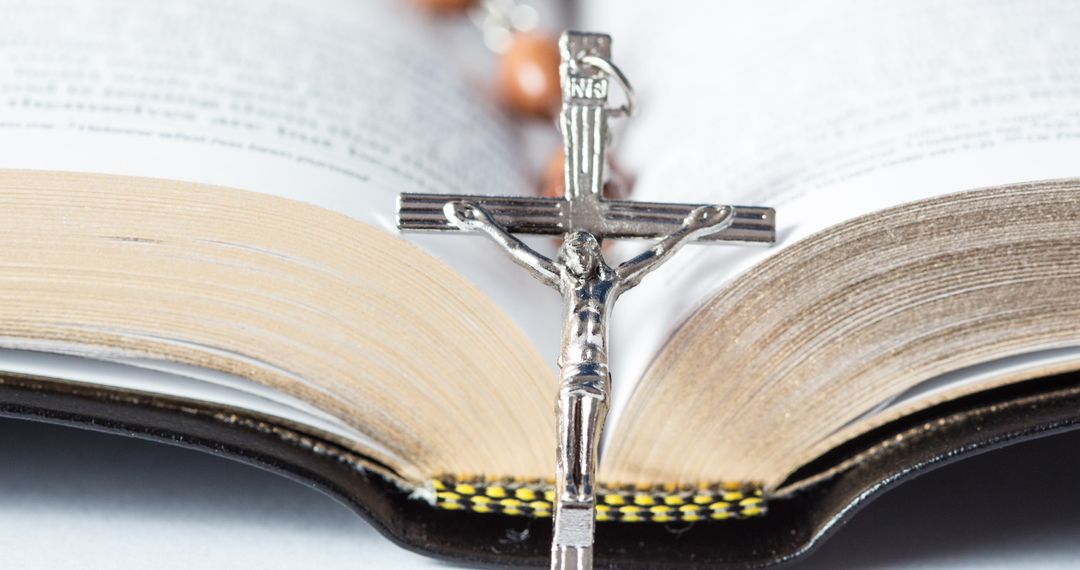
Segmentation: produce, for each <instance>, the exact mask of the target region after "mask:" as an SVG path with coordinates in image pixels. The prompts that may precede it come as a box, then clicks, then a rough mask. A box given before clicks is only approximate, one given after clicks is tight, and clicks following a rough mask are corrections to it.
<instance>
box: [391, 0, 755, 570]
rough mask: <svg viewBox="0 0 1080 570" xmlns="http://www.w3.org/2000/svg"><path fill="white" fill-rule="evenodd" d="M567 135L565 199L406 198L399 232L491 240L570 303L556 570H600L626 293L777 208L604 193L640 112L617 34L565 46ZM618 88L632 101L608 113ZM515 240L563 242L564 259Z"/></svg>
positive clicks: (458, 2)
mask: <svg viewBox="0 0 1080 570" xmlns="http://www.w3.org/2000/svg"><path fill="white" fill-rule="evenodd" d="M423 3H424V4H426V5H429V6H436V5H437V6H440V7H442V8H443V9H447V8H450V7H454V8H463V7H467V6H468V4H470V2H468V1H466V0H424V2H423ZM557 53H558V55H559V58H558V59H559V63H558V77H559V85H560V86H561V88H560V89H559V90H558V91H556V95H560V94H561V101H562V105H561V109H560V111H559V113H558V128H559V131H560V132H561V134H562V138H563V153H562V158H563V161H562V162H563V168H562V170H563V180H562V182H563V184H562V186H563V188H564V189H565V191H564V192H563V194H564V195H562V196H542V197H503V196H467V195H444V194H415V193H403V194H401V196H400V197H399V199H398V228H399V229H401V230H403V231H429V232H458V233H460V232H466V233H478V234H482V235H485V236H487V237H488V238H490V239H491V240H493V241H494V242H495V243H496V244H498V245H499V246H500V247H501V248H502V249H503V250H504V251H505V252H506V254H507V255H508V256H509V257H510V259H511V260H512V261H513V262H514V263H517V264H518V265H520V266H521V267H523V268H524V269H525V270H527V271H528V272H529V273H530V274H532V275H533V276H534V277H535V278H536V279H538V280H539V281H541V282H542V283H544V284H546V285H548V286H550V287H551V288H553V289H555V290H556V291H558V292H559V293H560V294H561V295H562V297H563V305H564V323H565V324H564V327H563V333H562V348H561V350H560V353H559V358H558V366H559V376H560V383H559V393H558V396H557V400H556V415H557V422H558V432H557V433H558V438H559V439H558V441H557V442H556V446H555V447H556V449H557V451H556V461H555V475H556V477H555V522H554V532H553V536H552V545H551V568H552V569H553V570H570V569H575V570H585V569H590V568H592V559H593V542H594V534H595V526H596V491H595V489H594V480H595V473H596V465H597V456H598V453H599V444H600V439H601V434H602V432H603V429H604V420H605V418H606V417H607V412H608V406H609V403H610V391H611V375H610V373H609V371H608V350H607V344H608V343H607V336H608V323H609V320H610V316H611V309H612V306H613V305H614V303H615V300H616V299H618V297H619V296H620V295H621V294H622V293H624V292H626V291H627V290H629V289H631V288H633V287H634V286H636V285H637V284H638V283H640V282H641V280H642V278H643V277H645V275H647V274H648V273H649V272H650V271H652V270H654V269H656V268H657V267H659V266H660V265H661V264H662V263H664V262H665V261H667V260H668V259H670V258H671V257H672V255H674V253H675V252H676V251H677V250H678V249H679V248H680V247H682V246H683V245H685V244H687V243H690V242H692V241H708V242H732V241H734V242H758V243H771V242H773V241H774V240H775V235H776V232H775V225H774V212H773V210H772V209H771V208H760V207H746V206H714V205H704V204H671V203H659V202H635V201H629V200H617V199H608V198H605V196H603V187H604V182H605V177H604V168H605V164H606V160H607V156H606V146H607V144H608V141H609V136H610V135H609V132H608V118H617V117H627V116H630V115H632V114H633V112H634V105H635V98H634V92H633V89H632V88H631V86H630V82H629V81H628V80H627V78H626V77H625V76H624V75H623V73H622V72H621V71H620V70H619V68H618V67H617V66H616V65H615V64H614V63H613V62H612V61H611V37H610V36H608V35H605V34H596V33H585V32H564V33H563V34H562V36H561V38H560V39H559V42H558V51H557ZM612 82H614V83H615V84H616V85H617V86H618V87H619V88H620V89H621V90H622V91H623V93H624V95H625V99H626V103H625V104H623V105H622V106H619V107H614V108H612V107H609V106H608V95H609V93H610V87H611V84H612ZM515 234H542V235H555V236H562V245H561V246H560V247H559V250H558V255H557V256H556V257H555V259H551V258H548V257H546V256H544V255H542V254H540V253H538V252H537V251H535V250H533V249H532V248H530V247H529V246H528V245H526V244H525V243H524V242H522V241H521V240H519V239H518V238H517V237H515ZM626 238H648V239H655V240H657V241H656V242H655V244H654V245H653V246H652V247H651V248H649V249H648V250H646V251H645V252H644V253H642V254H640V255H638V256H636V257H633V258H631V259H629V260H627V261H625V262H623V263H620V264H618V265H617V266H615V267H612V266H610V265H608V263H607V262H606V261H605V260H604V257H603V253H602V251H601V247H600V244H601V242H602V240H604V239H626Z"/></svg>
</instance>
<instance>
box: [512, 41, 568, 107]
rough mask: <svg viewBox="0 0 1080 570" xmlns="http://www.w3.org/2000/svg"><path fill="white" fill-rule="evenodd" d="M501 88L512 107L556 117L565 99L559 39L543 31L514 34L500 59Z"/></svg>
mask: <svg viewBox="0 0 1080 570" xmlns="http://www.w3.org/2000/svg"><path fill="white" fill-rule="evenodd" d="M499 91H500V96H501V98H502V99H503V101H504V102H505V103H506V104H507V105H508V106H509V107H510V108H511V109H513V110H515V111H517V112H519V113H522V114H526V115H533V116H537V117H553V116H554V115H555V111H556V110H558V108H559V104H560V102H561V100H562V92H561V91H560V87H559V45H558V41H557V40H556V39H554V38H552V37H549V36H547V35H544V34H540V33H534V32H527V33H518V34H514V38H513V40H511V42H510V47H509V48H508V49H507V50H506V52H505V53H503V55H502V58H501V59H500V61H499Z"/></svg>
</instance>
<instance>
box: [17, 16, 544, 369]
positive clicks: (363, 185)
mask: <svg viewBox="0 0 1080 570" xmlns="http://www.w3.org/2000/svg"><path fill="white" fill-rule="evenodd" d="M0 4H2V9H3V12H4V14H5V16H4V18H0V94H2V98H0V108H2V112H0V168H17V169H54V170H66V171H83V172H95V173H110V174H124V175H137V176H148V177H156V178H166V179H172V180H184V181H193V182H202V183H209V184H215V185H223V186H231V187H236V188H241V189H244V190H251V191H256V192H262V193H266V194H273V195H277V196H283V197H286V198H291V199H295V200H301V201H304V202H308V203H312V204H315V205H318V206H322V207H325V208H328V209H331V210H334V211H337V212H342V213H344V214H347V215H349V216H351V217H353V218H356V219H358V220H361V221H364V222H367V223H370V224H373V225H375V226H377V227H380V228H382V229H384V230H386V231H388V232H394V233H396V229H395V220H394V216H395V201H396V197H397V195H398V193H400V192H406V191H411V192H440V193H464V192H469V193H481V194H483V193H502V194H506V193H515V192H516V193H522V192H527V191H528V190H529V189H530V187H531V186H530V184H529V182H530V179H529V177H528V176H527V173H526V168H525V167H524V162H523V161H522V160H521V157H520V156H519V154H520V153H521V152H522V149H521V146H522V145H521V144H520V141H519V139H520V138H521V134H520V133H519V132H518V130H517V129H515V128H514V126H513V125H512V123H510V121H509V120H508V119H507V118H506V117H504V116H503V115H502V113H501V112H500V111H499V110H498V108H497V105H496V104H495V102H494V97H493V94H492V93H491V87H490V84H489V83H488V82H487V81H486V78H484V77H480V76H478V75H477V73H478V72H477V71H476V70H478V69H480V68H484V69H489V68H492V66H493V65H494V57H495V56H494V54H490V53H488V52H486V51H485V50H484V49H483V47H482V44H481V38H480V34H479V31H478V30H475V29H472V26H471V24H470V23H469V22H468V21H467V20H465V19H461V20H457V21H449V22H446V21H435V20H433V19H429V18H427V17H426V16H425V14H424V13H423V12H422V11H421V10H420V9H419V8H418V7H417V6H414V5H413V4H411V3H409V2H401V1H397V0H363V1H346V0H319V1H301V0H273V1H248V2H216V1H211V0H185V1H181V2H170V3H157V2H140V1H137V0H90V1H84V0H78V1H76V0H41V1H38V0H33V1H30V0H25V1H24V0H3V2H2V3H0ZM473 36H475V37H473ZM466 37H468V39H470V40H472V41H470V42H467V41H464V40H465V39H466ZM473 48H475V49H473ZM485 58H486V59H485ZM405 237H406V239H410V240H412V241H413V242H414V243H417V244H419V245H421V246H422V247H424V248H425V249H428V250H429V251H431V252H432V253H434V254H436V255H437V256H438V257H440V258H442V259H443V260H444V261H447V262H448V263H450V265H451V266H453V267H454V268H455V269H458V270H460V271H462V272H463V273H465V274H466V276H467V277H469V278H470V280H472V281H473V282H474V283H476V284H477V285H479V286H480V287H481V289H483V290H484V291H485V292H486V293H487V294H488V295H490V296H492V297H494V298H495V299H496V301H498V303H499V305H500V306H502V307H506V308H507V310H509V311H510V312H511V313H513V315H512V317H513V318H514V320H515V321H516V322H517V323H518V324H519V325H521V326H522V327H523V328H525V329H527V330H530V331H532V337H533V338H535V339H537V343H538V346H541V347H542V349H544V348H543V347H545V346H546V347H547V348H546V352H548V353H551V354H554V341H555V340H557V338H558V337H557V330H558V328H557V324H554V323H552V324H550V326H549V327H537V326H534V323H536V322H537V321H541V322H544V323H547V322H548V320H550V319H548V320H545V316H546V313H545V308H546V307H548V306H547V305H545V304H544V302H545V301H548V302H549V303H550V304H551V305H555V303H557V299H555V298H554V296H553V295H551V294H550V292H548V291H546V290H544V289H543V288H542V287H541V286H539V285H538V284H534V283H533V282H532V280H531V279H530V278H529V277H528V276H527V275H525V274H524V272H521V271H519V270H517V268H515V267H513V266H512V265H511V264H509V263H504V260H503V259H501V258H500V257H499V255H498V254H497V253H496V252H495V250H494V248H493V247H490V246H489V245H488V244H486V243H484V242H483V240H479V239H470V238H462V237H458V236H453V237H446V236H419V237H416V236H405ZM519 291H530V292H531V293H530V294H531V295H532V296H535V297H538V298H540V299H541V301H540V302H538V303H520V302H515V301H519V294H526V293H519ZM552 312H553V313H556V311H552ZM548 328H550V329H551V330H550V331H549V330H547V329H548ZM549 339H550V340H549ZM544 342H546V343H547V344H546V345H545V344H543V343H544Z"/></svg>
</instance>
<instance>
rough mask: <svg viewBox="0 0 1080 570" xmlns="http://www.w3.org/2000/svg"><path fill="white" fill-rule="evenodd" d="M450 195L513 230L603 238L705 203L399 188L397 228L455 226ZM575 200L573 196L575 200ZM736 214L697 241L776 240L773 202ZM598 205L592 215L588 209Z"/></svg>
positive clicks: (652, 231)
mask: <svg viewBox="0 0 1080 570" xmlns="http://www.w3.org/2000/svg"><path fill="white" fill-rule="evenodd" d="M449 200H464V201H468V202H470V203H473V204H476V205H477V206H480V207H482V208H484V209H485V210H486V211H487V212H488V213H490V214H491V216H492V217H493V218H494V219H495V221H496V222H498V224H499V225H500V226H502V227H503V228H505V229H506V231H508V232H510V233H514V234H533V235H564V234H566V233H568V232H570V231H571V229H584V230H586V231H588V232H589V233H592V234H593V235H595V236H597V237H603V238H607V239H631V238H646V239H652V238H661V237H664V236H666V235H667V234H669V233H671V232H672V231H673V230H675V229H678V227H679V226H680V225H681V224H682V222H683V220H684V219H686V216H687V215H688V214H689V213H690V212H691V211H692V210H693V209H694V208H697V207H699V206H703V205H704V204H673V203H663V202H635V201H631V200H605V199H603V198H602V197H598V198H596V199H595V202H596V203H597V206H598V207H597V208H596V209H589V210H586V212H587V215H578V216H576V217H575V215H574V214H575V213H576V212H580V211H581V210H582V209H581V208H580V207H575V206H577V205H578V204H580V203H581V201H582V199H581V197H565V198H533V197H525V196H522V197H516V196H515V197H500V196H463V195H457V194H453V195H448V194H419V193H403V194H401V197H400V200H399V202H398V228H400V229H402V230H409V231H420V232H454V231H459V230H458V228H457V227H456V226H454V225H453V224H452V223H451V222H450V221H449V220H447V219H446V215H445V214H443V206H444V205H445V204H446V202H447V201H449ZM575 200H576V201H575ZM734 210H735V220H734V221H733V222H732V224H731V225H730V226H728V227H726V228H724V229H722V230H720V231H718V232H715V233H712V234H709V235H706V236H703V237H700V238H698V241H724V242H744V243H772V242H774V241H776V222H775V212H774V211H773V209H772V208H760V207H756V206H734ZM595 211H599V212H600V215H599V216H596V215H595V214H594V213H593V212H595Z"/></svg>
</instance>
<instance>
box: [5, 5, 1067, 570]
mask: <svg viewBox="0 0 1080 570" xmlns="http://www.w3.org/2000/svg"><path fill="white" fill-rule="evenodd" d="M577 8H578V12H579V14H578V15H579V18H578V19H576V20H572V21H569V20H568V21H559V22H556V25H562V24H573V25H575V26H578V27H585V28H590V29H597V30H603V31H605V32H609V33H611V34H612V35H613V37H614V58H615V60H616V61H618V62H619V65H620V66H621V67H622V68H623V69H624V70H625V71H626V72H627V73H628V74H629V75H630V76H631V77H632V78H633V79H634V81H635V83H636V85H637V87H638V90H639V94H640V99H641V103H642V113H641V115H640V117H637V118H635V119H633V120H631V121H629V122H627V123H625V124H624V125H620V126H621V127H622V129H621V132H619V133H618V135H619V136H618V139H619V142H618V147H617V149H616V151H615V152H616V154H617V158H618V160H619V161H620V163H621V164H622V165H623V168H624V169H625V170H627V171H629V172H631V173H632V174H633V176H634V177H635V178H636V183H635V186H634V190H633V192H634V193H633V198H634V199H636V200H647V201H679V202H696V203H717V204H732V203H734V204H762V205H768V206H771V207H774V208H776V210H777V212H778V216H777V218H778V228H779V243H778V244H777V245H776V246H774V247H771V248H764V247H763V248H756V249H755V248H745V247H731V246H717V245H693V246H689V247H688V248H687V250H685V251H683V252H682V253H681V254H680V256H679V257H677V258H676V259H675V260H673V261H672V262H670V263H669V264H668V265H666V266H664V267H663V268H662V269H660V270H658V271H657V273H656V274H655V275H652V276H650V277H649V278H648V279H646V280H645V281H644V282H643V284H642V285H641V286H640V287H638V288H637V289H635V290H634V291H633V292H632V293H630V294H628V295H627V296H626V298H625V299H624V300H623V301H622V302H621V305H620V307H619V309H618V310H617V311H616V313H615V316H614V320H613V327H612V359H613V360H612V373H613V378H614V388H613V389H614V392H615V402H614V408H613V412H612V414H611V417H610V418H609V429H608V434H609V437H608V440H607V441H606V442H605V446H604V450H603V458H602V462H601V469H600V475H599V478H600V480H601V483H602V488H601V489H600V496H601V502H603V503H604V504H603V505H602V507H601V512H600V513H599V514H598V520H600V521H602V524H601V525H600V528H599V529H598V534H599V542H598V545H597V552H596V556H597V560H598V563H605V562H606V563H610V564H615V565H620V566H623V565H632V564H634V563H641V564H659V563H661V562H662V561H667V562H670V563H672V564H679V563H687V562H688V561H696V562H695V563H716V564H725V563H726V564H732V565H747V564H763V563H768V562H775V561H781V560H786V559H789V558H791V557H794V556H797V555H798V554H800V553H802V552H805V551H806V550H807V548H808V547H809V546H811V545H812V544H814V543H815V542H816V541H817V540H818V539H819V538H820V537H822V536H823V535H825V534H826V533H827V531H828V530H829V529H830V528H832V527H833V526H834V525H835V523H836V522H837V521H838V520H841V519H842V518H843V516H844V515H845V514H846V513H848V512H850V511H851V510H852V508H851V507H852V506H853V505H855V504H857V503H859V502H860V501H864V500H865V498H866V497H867V496H870V495H872V494H873V491H875V490H879V489H881V488H884V485H883V482H893V481H896V480H897V479H898V478H899V477H900V475H902V474H907V473H910V472H913V470H917V468H920V467H926V466H929V465H933V464H937V463H940V462H942V461H944V460H945V459H947V458H951V457H955V456H958V454H960V452H962V451H967V452H970V451H972V450H977V449H983V448H985V447H986V446H988V445H992V444H995V443H1000V442H1005V441H1011V440H1014V439H1022V438H1023V437H1032V436H1034V435H1036V434H1040V433H1046V432H1047V431H1051V430H1054V429H1066V428H1067V427H1069V426H1071V425H1072V424H1073V423H1075V422H1076V421H1077V419H1078V418H1080V412H1077V411H1075V410H1076V409H1077V408H1076V400H1077V399H1078V398H1080V396H1078V395H1077V394H1078V393H1080V379H1078V378H1077V377H1076V376H1074V375H1069V374H1068V373H1070V372H1073V371H1076V370H1078V369H1080V327H1078V326H1077V324H1076V323H1077V322H1078V317H1080V264H1078V259H1080V257H1078V255H1077V254H1078V253H1080V246H1078V245H1077V244H1078V243H1080V180H1078V179H1075V178H1073V177H1076V176H1077V175H1078V174H1080V172H1078V171H1080V166H1078V162H1077V160H1076V157H1078V156H1080V61H1078V60H1077V59H1076V58H1075V57H1073V56H1072V54H1074V53H1076V52H1077V49H1078V48H1080V39H1078V38H1077V36H1076V34H1075V33H1074V30H1075V29H1076V28H1077V26H1078V25H1080V9H1077V7H1076V6H1073V5H1072V4H1070V3H1067V2H1056V3H1055V2H1044V3H1041V4H1039V5H1038V6H1036V7H1033V6H1029V5H1026V4H1024V3H1021V2H995V3H983V2H952V3H948V4H930V3H925V5H923V3H912V2H892V3H887V4H885V3H875V4H873V5H872V6H871V5H868V4H863V3H857V2H833V3H824V2H821V3H800V4H791V5H784V6H773V5H758V4H746V3H730V4H729V3H709V4H708V5H707V6H703V5H697V4H694V5H691V4H690V3H688V2H686V3H670V2H669V3H663V4H661V3H654V4H650V5H648V6H635V8H634V9H633V10H630V9H627V8H626V6H625V3H618V2H616V1H615V0H584V1H583V2H581V3H580V4H579V5H578V6H577ZM7 12H8V13H9V14H10V16H9V17H7V18H4V19H2V20H0V37H2V38H4V40H3V47H2V48H0V59H2V61H3V62H4V69H5V70H6V71H4V73H3V75H2V76H0V89H2V92H3V104H4V111H3V114H2V115H0V168H3V169H5V170H3V171H2V172H0V211H2V212H4V214H5V216H4V221H3V224H2V225H0V251H3V254H2V257H0V347H2V351H0V370H2V371H4V375H3V379H2V381H0V384H2V390H0V410H3V412H2V413H4V414H5V415H13V416H19V417H30V418H38V419H41V418H45V419H48V420H50V421H60V422H66V423H72V424H78V425H86V426H88V427H93V428H96V429H111V430H115V431H122V432H127V433H134V434H141V435H142V436H145V437H153V438H158V439H163V440H167V441H174V442H177V443H181V444H186V445H194V446H202V447H207V448H209V449H211V450H214V451H215V452H218V453H226V454H229V455H232V456H235V457H238V458H240V459H242V460H246V461H249V462H253V463H257V464H260V465H263V466H266V467H268V468H271V469H275V470H279V471H282V472H286V473H288V474H291V475H292V476H294V477H297V478H301V479H304V480H306V481H309V482H312V483H314V484H315V485H317V486H319V487H320V488H323V489H324V490H326V491H327V492H330V493H333V494H335V495H338V496H340V497H343V498H344V499H346V500H347V501H349V502H350V503H351V504H353V505H355V506H356V507H357V510H358V511H360V512H361V513H363V514H365V515H367V516H369V517H370V518H372V519H373V520H374V522H375V523H376V524H377V525H378V526H379V527H380V528H382V529H383V530H384V531H385V532H387V534H388V535H390V536H391V537H392V538H393V539H395V540H397V541H399V542H401V543H403V544H404V545H406V546H409V547H412V548H416V549H420V550H422V551H425V552H428V553H431V554H434V555H440V556H447V557H453V558H459V559H469V560H478V561H488V562H491V561H495V562H499V561H501V562H513V563H522V564H524V563H540V562H542V561H543V560H546V555H547V553H546V549H547V546H548V544H549V538H550V535H548V536H547V537H545V536H544V533H545V532H547V533H550V528H549V523H548V522H546V521H543V520H540V519H543V518H544V517H547V516H550V509H551V504H550V488H551V482H550V477H551V476H552V475H553V473H552V470H553V461H554V451H553V449H554V447H553V446H554V441H555V433H554V432H555V429H554V416H553V414H552V406H553V403H554V398H555V394H556V385H557V383H556V378H555V374H554V370H553V361H554V355H555V354H556V343H557V341H558V337H559V334H558V333H559V328H560V322H559V320H560V318H561V315H562V313H561V311H560V308H559V302H560V300H559V299H558V298H557V296H556V295H554V294H552V293H551V291H550V290H548V289H546V288H544V287H543V286H542V285H540V284H538V283H534V282H533V281H532V280H531V279H530V277H529V276H528V275H526V274H525V273H524V272H522V271H520V270H519V269H518V268H517V267H514V266H513V265H512V264H511V263H510V262H508V261H507V260H506V259H504V257H503V256H502V254H501V253H500V252H499V251H498V250H497V249H496V248H495V247H494V246H492V245H491V244H489V243H487V242H485V241H484V240H481V239H476V238H469V237H466V236H414V235H407V236H403V235H399V233H398V232H397V231H396V229H395V223H394V210H395V199H396V197H397V195H398V194H399V193H400V192H433V193H459V194H465V193H467V194H508V193H520V194H523V195H528V194H530V193H531V191H532V189H533V186H534V184H533V182H532V180H533V179H534V178H535V170H536V168H535V164H536V163H537V161H536V160H534V157H533V155H534V154H535V149H536V148H537V147H538V146H543V145H544V144H549V145H555V144H558V143H557V141H558V138H557V135H556V134H555V133H554V131H553V130H551V129H550V128H549V127H548V126H544V127H543V129H544V131H543V133H541V134H538V132H537V131H536V130H535V129H533V128H531V127H523V126H521V125H519V124H515V123H514V122H513V121H512V120H510V119H509V118H508V117H507V116H505V115H504V114H503V113H502V112H501V111H500V110H499V108H498V105H497V104H496V103H495V101H494V98H493V97H492V96H491V95H490V93H489V90H488V87H487V85H488V83H487V82H486V78H485V77H484V74H483V73H482V72H481V71H478V70H483V69H486V66H488V65H490V62H489V61H486V59H485V58H488V57H489V56H487V55H485V54H483V53H480V52H479V51H475V52H474V50H472V49H469V48H465V47H460V45H459V42H462V41H463V38H468V37H469V35H468V32H467V31H464V30H461V29H456V28H455V27H454V26H453V25H450V24H447V23H445V22H436V21H429V20H426V19H425V18H424V17H423V16H422V15H421V14H418V13H417V12H416V11H415V9H414V8H413V7H411V6H409V5H408V4H407V3H404V2H396V1H391V0H380V1H375V0H365V1H363V2H355V1H350V2H345V1H330V0H325V1H320V2H299V1H296V2H292V1H277V2H248V3H243V2H238V3H219V2H210V1H202V2H200V1H189V2H176V3H171V4H169V5H156V4H155V5H151V4H149V3H138V2H125V1H122V0H94V1H92V2H75V1H74V0H41V1H36V2H26V3H23V2H15V3H14V6H12V7H10V8H9V9H8V10H7ZM465 43H466V44H467V43H468V42H467V41H466V42H465ZM447 46H454V47H452V48H448V47H447ZM549 131H550V132H549ZM548 135H550V137H549V138H544V137H547V136H548ZM538 141H539V142H538ZM546 151H547V149H545V150H544V152H546ZM1045 180H1052V181H1048V182H1045ZM1039 181H1044V182H1039ZM531 243H533V245H535V247H537V248H545V247H547V248H551V247H552V246H551V244H550V243H549V240H547V239H538V240H535V241H533V242H531ZM643 245H644V244H634V243H628V244H619V245H618V247H616V248H614V250H613V251H610V252H609V253H608V254H607V255H608V256H610V257H612V258H613V259H618V258H624V257H628V256H630V255H632V254H633V253H634V251H635V250H636V249H640V248H641V247H642V246H643ZM729 519H730V520H729ZM604 521H607V524H604ZM632 522H640V523H641V524H637V525H633V524H629V523H632ZM671 525H682V526H678V528H677V529H676V530H678V531H679V532H674V533H673V532H672V529H673V527H672V526H671ZM523 529H524V531H523ZM526 531H528V532H526ZM508 537H510V538H508ZM676 539H677V540H676ZM639 545H645V546H642V547H640V548H639V547H638V546H639Z"/></svg>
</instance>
